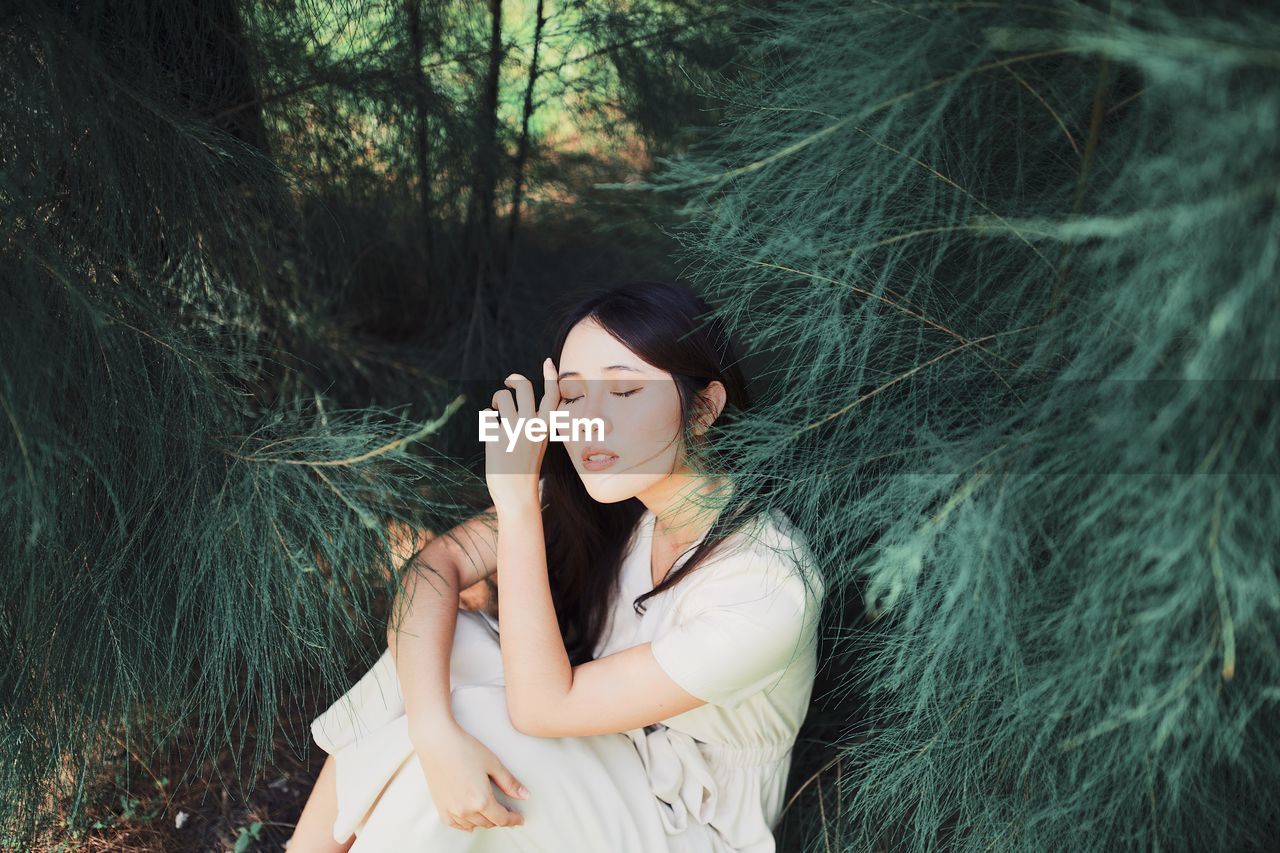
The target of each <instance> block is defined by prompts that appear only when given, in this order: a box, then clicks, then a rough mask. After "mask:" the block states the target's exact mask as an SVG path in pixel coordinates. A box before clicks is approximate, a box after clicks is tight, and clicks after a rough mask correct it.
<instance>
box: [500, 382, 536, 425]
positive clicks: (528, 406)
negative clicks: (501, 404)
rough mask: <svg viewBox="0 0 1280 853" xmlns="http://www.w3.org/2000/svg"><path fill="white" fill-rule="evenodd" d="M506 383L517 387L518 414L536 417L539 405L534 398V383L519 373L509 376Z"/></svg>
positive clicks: (525, 416) (523, 416)
mask: <svg viewBox="0 0 1280 853" xmlns="http://www.w3.org/2000/svg"><path fill="white" fill-rule="evenodd" d="M506 384H507V385H509V386H511V387H512V388H514V389H515V392H516V414H517V415H519V416H520V417H522V418H532V417H536V416H537V414H538V406H537V403H535V402H534V399H533V383H532V382H530V381H529V380H528V379H526V378H525V377H524V376H521V375H520V374H519V373H513V374H511V375H510V376H508V377H507V380H506Z"/></svg>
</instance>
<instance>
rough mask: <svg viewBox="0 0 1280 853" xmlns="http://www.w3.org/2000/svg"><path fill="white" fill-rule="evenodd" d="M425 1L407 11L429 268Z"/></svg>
mask: <svg viewBox="0 0 1280 853" xmlns="http://www.w3.org/2000/svg"><path fill="white" fill-rule="evenodd" d="M421 6H422V4H421V2H420V0H405V3H404V12H405V17H406V19H407V23H408V30H409V51H410V53H411V57H410V61H411V62H412V63H413V81H414V108H415V110H414V111H415V113H416V115H415V119H416V121H415V125H414V139H413V142H414V154H415V156H416V159H417V162H418V188H419V189H418V196H419V198H418V205H419V207H420V208H421V210H422V239H423V245H424V248H425V251H426V256H427V264H426V266H427V268H428V269H430V267H431V264H432V262H433V261H434V260H435V219H434V213H435V210H434V205H433V203H432V199H431V193H432V181H431V176H432V169H433V164H432V162H431V126H430V120H431V102H432V95H433V91H432V87H431V80H430V78H429V77H428V76H427V74H426V72H425V71H423V69H422V60H423V58H424V57H425V55H426V50H427V45H426V38H425V37H424V36H423V32H422V8H421Z"/></svg>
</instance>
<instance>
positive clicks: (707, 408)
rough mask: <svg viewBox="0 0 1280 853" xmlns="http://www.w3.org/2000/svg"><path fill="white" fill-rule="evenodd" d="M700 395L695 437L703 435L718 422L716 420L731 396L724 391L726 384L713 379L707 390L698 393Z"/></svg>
mask: <svg viewBox="0 0 1280 853" xmlns="http://www.w3.org/2000/svg"><path fill="white" fill-rule="evenodd" d="M698 395H699V396H698V408H699V410H698V414H697V415H696V416H695V424H694V429H693V431H694V434H695V435H702V434H703V433H704V432H706V431H707V430H708V429H710V427H711V425H712V424H714V423H715V422H716V418H718V417H720V413H721V412H723V411H724V405H725V402H726V401H727V400H728V399H729V396H728V394H727V393H726V392H725V390H724V383H722V382H720V380H718V379H713V380H712V381H711V382H710V383H708V384H707V387H706V388H703V389H702V390H701V391H700V392H698Z"/></svg>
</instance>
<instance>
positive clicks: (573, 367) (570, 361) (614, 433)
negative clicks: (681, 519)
mask: <svg viewBox="0 0 1280 853" xmlns="http://www.w3.org/2000/svg"><path fill="white" fill-rule="evenodd" d="M556 368H557V370H558V371H559V374H558V376H559V388H560V397H561V401H560V405H559V410H560V411H563V412H565V413H566V414H564V415H561V416H560V417H561V418H562V419H565V418H569V419H575V420H576V419H579V418H599V419H600V421H601V425H602V427H603V429H602V432H600V433H593V434H588V433H587V432H586V431H585V430H584V431H583V432H582V433H581V434H580V435H579V436H578V439H579V440H577V441H574V440H572V438H573V436H572V434H569V438H570V439H571V440H569V441H565V442H563V446H564V448H565V451H566V452H567V453H568V454H569V459H570V461H572V462H573V466H574V468H575V469H577V472H578V476H579V477H580V478H581V479H582V484H583V486H584V487H585V488H586V490H587V493H588V494H590V495H591V497H593V498H594V499H596V500H597V501H599V502H600V503H617V502H618V501H623V500H626V499H628V498H632V497H635V496H636V495H638V494H640V493H641V492H646V491H649V490H651V488H652V487H653V486H654V485H655V484H657V483H659V482H661V481H663V480H665V479H666V478H667V477H670V476H671V475H672V473H674V472H676V471H678V470H681V468H682V467H683V458H684V457H683V454H682V453H681V449H680V444H679V440H680V397H679V394H678V392H677V391H676V384H675V381H674V380H673V379H672V378H671V374H669V373H667V372H666V371H663V370H659V369H658V368H656V367H654V366H653V365H651V364H648V363H646V362H644V361H641V360H640V358H639V357H638V356H637V355H636V354H635V353H633V352H632V351H631V350H629V349H628V348H627V347H626V346H625V345H624V344H623V343H622V342H621V341H619V340H618V339H617V338H615V337H613V335H611V334H609V333H608V332H607V331H605V329H604V328H602V327H601V326H600V325H599V324H597V323H596V322H595V321H594V320H591V319H586V320H582V321H581V322H579V323H578V324H577V325H576V326H574V327H573V329H572V330H571V331H570V332H569V336H568V338H566V339H565V344H564V350H563V352H561V354H560V363H559V364H557V365H556ZM566 431H567V430H566ZM597 450H598V451H602V452H604V453H606V454H610V455H612V456H613V457H614V458H613V459H612V461H610V462H608V463H604V464H602V463H596V462H589V461H588V460H587V458H586V456H587V455H589V454H591V452H592V451H597ZM593 469H594V470H593Z"/></svg>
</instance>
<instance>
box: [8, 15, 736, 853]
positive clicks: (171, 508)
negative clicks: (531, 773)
mask: <svg viewBox="0 0 1280 853" xmlns="http://www.w3.org/2000/svg"><path fill="white" fill-rule="evenodd" d="M535 8H536V4H534V3H532V2H524V0H520V2H515V0H507V2H505V3H500V2H494V3H488V4H474V3H459V2H453V0H421V2H414V1H413V0H411V2H405V3H395V4H369V3H363V2H350V0H348V2H338V3H326V4H314V3H302V4H296V3H283V4H280V3H246V2H240V0H212V1H211V2H203V0H202V1H201V2H194V0H181V2H173V0H145V2H142V3H134V4H119V3H110V2H102V0H86V1H85V2H74V3H59V4H52V3H50V4H26V5H24V6H21V7H18V8H14V9H12V10H9V13H8V14H7V15H5V16H4V17H3V18H2V19H0V90H2V91H3V92H4V93H5V95H6V98H7V102H6V103H7V106H8V109H7V110H6V111H5V115H4V117H3V119H0V150H2V151H3V152H4V158H3V172H0V264H2V265H0V409H2V412H0V531H3V533H4V535H3V537H2V538H0V549H3V550H0V581H3V583H2V587H3V591H0V641H3V643H4V645H5V647H6V648H7V649H9V650H10V654H9V655H7V656H6V657H5V660H4V662H3V663H2V664H0V759H2V760H0V827H2V828H3V831H4V833H5V835H4V837H5V839H6V843H9V842H10V841H12V842H13V843H15V844H19V845H23V844H26V845H29V844H30V843H31V839H32V838H33V837H34V834H35V830H36V828H37V826H38V825H39V824H41V823H42V822H43V823H48V822H49V820H48V819H49V817H50V815H49V813H48V812H49V810H50V809H53V810H56V811H58V812H61V813H60V814H59V815H58V818H59V819H60V823H61V824H65V825H67V826H69V827H74V828H75V831H91V830H92V827H87V826H84V825H83V823H84V822H83V821H80V820H79V817H80V816H82V815H81V813H82V812H83V810H84V807H85V806H86V797H88V796H90V793H89V790H90V788H91V785H92V781H93V778H94V771H95V769H98V768H99V766H100V765H102V764H103V763H104V759H103V756H104V750H106V749H110V748H112V747H113V745H114V744H113V740H112V739H113V737H114V736H116V735H120V736H122V737H124V738H125V739H127V740H128V741H129V742H131V743H133V744H134V745H135V746H136V748H137V749H138V750H140V751H142V752H143V753H144V754H145V753H146V752H147V751H148V750H152V749H155V750H159V749H161V748H167V747H173V746H177V747H179V751H182V750H185V751H186V753H187V754H189V755H190V756H191V758H192V761H191V765H192V766H193V767H195V766H200V765H202V764H204V763H205V759H206V758H207V757H209V756H211V755H213V754H214V753H215V751H217V750H219V749H221V750H226V751H228V752H231V753H232V754H233V756H234V757H235V758H236V759H238V760H237V761H236V766H235V772H236V774H237V775H238V776H239V779H237V780H235V781H238V782H240V783H241V784H244V783H246V782H247V781H248V780H250V779H252V778H254V777H256V776H257V775H258V773H259V771H260V770H261V769H262V767H263V763H264V761H265V760H266V759H267V757H268V754H269V750H270V748H271V746H272V743H273V738H272V737H271V735H272V733H273V732H274V729H275V728H276V727H277V723H278V722H279V721H280V720H281V719H284V718H283V717H281V712H282V710H288V709H289V706H290V704H291V703H298V702H301V701H302V700H301V699H300V697H301V696H302V695H306V696H322V697H332V696H335V695H337V694H339V693H340V692H342V691H343V690H345V689H346V687H348V686H349V681H350V679H349V675H350V672H351V669H350V667H351V666H354V665H358V664H359V661H360V660H361V659H364V660H365V662H366V663H368V662H369V659H368V655H369V654H370V652H376V650H377V649H378V648H379V647H381V645H382V643H383V637H384V634H383V631H384V629H385V623H384V620H383V617H381V616H379V615H378V612H379V607H380V605H381V604H383V603H385V602H386V601H387V600H388V599H389V598H390V597H391V596H392V595H393V594H394V593H395V592H396V586H397V583H398V580H399V576H398V575H396V573H395V572H394V571H392V569H393V568H395V567H397V566H398V564H399V561H400V560H402V559H403V557H404V556H405V555H404V554H403V553H402V552H401V546H402V545H403V544H404V543H403V541H401V540H400V539H399V538H398V536H397V535H393V536H389V535H388V531H389V530H395V529H396V528H395V527H394V524H395V523H396V522H405V523H407V524H409V525H413V526H416V527H422V528H428V529H431V530H440V529H444V528H447V527H448V526H450V525H451V524H452V523H456V522H457V521H458V520H459V519H460V518H461V517H462V516H464V515H469V514H470V513H471V512H473V511H474V506H475V505H476V504H477V503H480V501H481V500H482V499H483V490H482V488H481V486H482V483H481V481H480V480H479V478H478V477H475V476H472V475H470V474H468V473H467V472H466V469H465V468H464V467H463V466H461V465H456V466H455V465H454V464H452V463H446V462H445V461H443V460H444V459H447V458H448V457H447V456H444V455H438V456H435V457H431V456H427V455H424V454H423V453H421V450H422V445H423V444H424V443H426V442H428V441H430V442H432V443H433V444H435V445H437V447H438V448H441V449H442V450H444V451H447V450H450V449H451V447H452V445H451V444H450V441H455V442H456V441H457V440H458V434H461V435H463V436H465V438H466V440H467V444H465V445H462V446H463V447H464V448H466V449H468V450H474V427H468V426H467V424H465V423H463V424H462V425H461V432H460V433H459V426H458V424H457V421H460V420H466V419H464V418H458V417H452V418H451V415H453V414H454V413H455V412H456V411H457V409H458V407H459V406H460V405H461V404H462V403H463V402H464V400H463V398H461V397H459V396H458V393H457V391H456V389H453V388H451V387H449V383H448V380H446V379H444V378H442V377H449V376H454V377H456V376H459V375H466V373H467V370H466V369H467V367H468V366H470V367H472V368H476V366H477V365H479V367H480V368H481V369H489V370H491V371H492V373H493V375H505V374H502V373H499V372H498V371H499V370H507V371H509V370H510V369H511V368H512V367H513V364H512V362H513V360H514V359H513V358H512V356H513V353H514V352H515V349H516V347H517V345H521V346H523V345H526V342H531V341H532V339H533V333H535V332H536V327H534V326H531V325H528V324H529V322H530V319H531V317H534V316H536V315H535V314H534V313H533V312H531V311H529V310H528V309H529V307H530V306H531V305H532V306H534V307H537V306H538V304H539V303H541V302H542V301H544V300H545V297H546V295H547V293H548V291H549V290H550V288H546V289H544V288H543V287H542V285H544V284H545V283H548V282H551V283H553V284H557V285H560V284H562V281H561V280H562V279H563V280H567V279H568V278H569V277H568V276H567V275H566V270H572V271H573V273H574V275H575V276H583V275H590V274H591V271H592V270H600V271H602V272H601V273H600V276H601V277H603V276H604V275H605V274H606V273H605V272H603V271H605V270H607V271H608V272H607V274H609V275H611V274H613V273H614V271H616V269H617V268H618V267H619V266H620V265H623V260H624V259H625V265H626V266H628V267H630V268H631V269H632V270H633V271H640V270H641V269H643V268H644V266H643V265H644V264H646V263H648V264H652V265H655V266H662V267H663V268H664V269H665V265H666V264H667V261H666V259H665V258H664V257H661V256H658V257H656V258H655V257H650V256H652V255H655V254H656V253H654V252H653V251H652V247H653V246H654V245H656V244H657V235H656V232H655V231H654V229H653V228H652V226H651V225H650V223H649V220H650V219H651V218H657V215H656V214H655V212H660V211H659V208H661V207H662V205H661V204H658V205H654V204H645V205H642V206H636V207H634V208H632V209H629V210H627V211H626V212H625V216H618V215H616V213H617V210H618V209H620V208H610V207H609V206H608V204H607V203H606V200H605V194H603V193H600V192H598V191H595V190H593V189H592V188H591V187H590V181H592V180H597V179H599V178H601V177H602V176H603V177H605V178H616V177H619V176H620V175H623V174H637V173H641V174H642V173H643V172H644V170H645V168H647V156H648V155H647V153H646V146H653V147H654V148H655V150H657V149H661V150H671V149H673V148H675V147H678V145H676V143H675V141H673V140H669V139H666V138H664V137H662V136H661V134H662V133H665V132H673V133H674V128H675V127H676V126H677V125H681V124H682V122H681V121H679V116H681V115H687V116H688V117H689V118H691V119H696V118H697V116H696V115H692V113H695V112H696V111H697V109H698V108H699V107H700V106H701V104H700V103H699V102H698V100H697V97H696V91H695V90H694V89H692V88H690V87H689V86H688V85H687V80H688V79H689V77H690V76H692V75H694V74H695V73H696V72H697V69H698V68H700V67H704V66H706V65H715V64H718V63H721V62H723V61H724V56H725V55H726V46H725V44H724V43H723V41H721V40H717V39H716V38H715V37H714V36H715V33H717V32H720V31H721V30H719V29H716V28H719V27H722V26H724V25H725V22H726V21H727V19H728V17H729V15H728V12H729V10H732V9H734V8H736V6H735V4H714V5H710V6H709V7H708V8H709V10H710V11H714V12H715V13H716V15H718V16H719V18H718V19H717V22H716V23H715V24H714V27H713V26H711V24H710V22H709V20H707V19H705V18H703V17H700V16H699V15H698V14H697V11H698V10H697V7H696V4H694V5H693V6H690V5H689V4H684V3H680V2H659V0H654V2H648V3H637V4H629V5H628V6H627V7H626V9H625V11H621V8H622V7H618V6H617V5H616V4H608V3H596V2H568V3H563V4H561V3H547V4H545V10H546V18H547V20H546V21H545V22H544V23H545V29H544V30H543V31H542V34H541V36H540V40H538V39H535V38H534V33H535V31H536V28H535V27H533V26H532V24H533V20H532V15H533V11H534V9H535ZM601 22H607V23H608V24H610V26H608V27H601V26H599V25H600V24H601ZM495 23H497V24H498V26H497V27H496V28H495V27H494V26H493V25H494V24H495ZM596 29H598V30H599V32H596V31H595V30H596ZM495 30H496V37H495V36H494V34H495ZM617 37H621V38H617ZM730 52H731V51H730ZM535 55H536V56H539V57H540V61H539V67H540V73H539V74H538V75H533V73H532V70H533V59H534V57H535ZM646 63H648V64H650V65H652V66H653V67H649V68H646V67H644V66H645V64H646ZM624 65H625V69H624V68H623V66H624ZM491 82H493V83H495V84H496V91H494V92H493V97H492V98H489V97H485V96H482V94H483V93H486V92H487V91H488V88H487V87H488V85H489V84H490V83H491ZM656 83H661V84H662V85H661V86H660V87H659V86H657V85H655V84H656ZM628 86H643V87H644V89H645V90H644V91H633V92H628V91H627V87H628ZM530 87H531V88H532V93H533V97H532V98H531V99H529V100H528V101H526V99H525V97H524V95H525V92H526V90H527V89H529V88H530ZM669 93H677V94H679V95H680V98H681V104H680V105H679V107H678V108H676V106H675V105H674V104H672V103H669V102H668V103H656V102H655V101H653V100H650V98H657V100H658V102H661V101H663V100H664V99H665V98H666V95H667V94H669ZM629 110H630V111H634V112H636V113H637V116H639V117H637V118H634V119H633V118H632V117H631V116H630V115H629V113H628V111H629ZM658 110H665V113H664V115H665V119H666V120H667V122H668V123H667V124H659V123H655V122H654V121H652V120H646V119H644V118H643V116H641V115H640V114H641V113H643V112H645V111H649V112H655V111H658ZM526 127H527V128H528V132H527V133H526V131H525V128H526ZM641 131H643V133H644V138H641V137H640V133H641ZM521 151H523V155H521V153H520V152H521ZM517 188H523V190H524V194H523V196H520V195H518V194H517ZM566 201H568V202H573V203H575V204H576V205H577V206H570V205H569V204H566ZM580 207H581V208H585V211H584V210H582V209H579V208H580ZM521 208H523V209H524V212H525V218H524V220H520V219H519V217H518V216H517V213H518V212H519V211H520V210H521ZM520 222H523V223H525V225H524V227H523V230H522V229H521V228H518V227H517V225H518V223H520ZM636 222H640V223H642V225H643V228H640V227H635V226H634V223H636ZM597 226H603V227H604V228H605V229H606V230H607V233H606V235H605V236H604V237H601V238H594V237H592V236H591V228H593V227H597ZM628 229H629V230H628ZM526 230H527V231H529V232H530V233H536V234H538V236H539V240H532V239H526V238H525V237H524V232H525V231H526ZM642 233H643V236H637V235H641V234H642ZM565 234H571V235H572V236H573V238H574V239H575V240H578V241H579V243H577V244H569V243H568V241H567V239H566V238H564V237H563V235H565ZM581 235H587V239H586V240H585V241H584V240H583V239H582V237H581ZM618 235H621V236H623V237H626V238H627V239H624V240H618V239H617V237H618ZM592 239H594V240H596V242H597V243H600V244H602V245H601V246H598V247H597V249H598V251H596V253H595V255H594V256H586V255H585V254H584V252H582V251H581V243H582V242H589V241H590V240H592ZM566 244H568V245H569V248H570V249H572V251H569V250H566V248H565V246H566ZM517 248H519V249H520V251H521V255H520V258H521V262H520V263H518V264H517V263H514V262H513V260H512V258H513V257H514V255H515V250H516V249H517ZM646 253H647V255H646ZM578 283H580V282H578ZM522 288H528V289H530V290H532V292H526V290H523V289H522ZM521 324H524V325H521ZM516 331H519V332H520V333H521V334H516V333H515V332H516ZM378 335H382V336H384V339H383V340H379V339H378V337H377V336H378ZM386 338H390V339H391V340H386ZM468 358H470V363H468ZM386 400H389V401H391V402H390V403H383V402H380V401H386ZM405 401H410V402H405ZM446 430H450V431H452V432H453V433H454V435H450V434H449V433H446ZM466 461H473V460H466ZM480 505H483V503H480ZM400 529H403V528H400ZM353 661H354V663H353ZM316 681H318V682H320V684H319V686H317V685H316V684H315V683H313V682H316ZM304 688H306V689H304ZM294 710H296V709H294ZM318 710H319V709H318V708H312V709H305V708H303V709H301V710H300V711H298V713H295V714H292V716H293V717H305V716H308V715H309V713H310V712H315V711H318ZM295 736H296V735H295ZM301 740H302V741H303V742H305V741H307V740H309V738H308V736H307V733H306V732H302V733H301ZM183 781H185V780H180V781H179V782H178V783H177V784H179V785H180V784H182V782H183ZM228 784H229V785H230V784H231V783H230V781H228ZM125 790H127V788H126V789H125ZM126 796H128V795H127V794H126ZM111 805H114V803H113V804H111ZM122 807H123V812H121V815H123V817H119V816H118V819H119V820H125V821H131V822H136V821H137V820H141V819H142V818H144V817H145V816H146V814H147V809H146V808H144V807H143V806H142V804H141V803H140V802H135V801H130V800H127V799H126V801H124V802H123V803H122ZM97 811H98V813H102V809H97ZM116 820H117V818H112V819H110V820H108V819H105V818H104V819H102V820H101V821H99V822H100V823H102V824H103V825H102V826H101V827H99V829H109V828H110V826H108V824H109V823H112V822H115V821H116ZM257 838H258V832H257V831H255V829H254V827H253V826H250V827H247V828H245V829H244V831H243V832H242V833H241V836H240V842H239V843H241V844H244V845H247V844H250V843H252V842H253V841H254V840H256V839H257Z"/></svg>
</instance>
